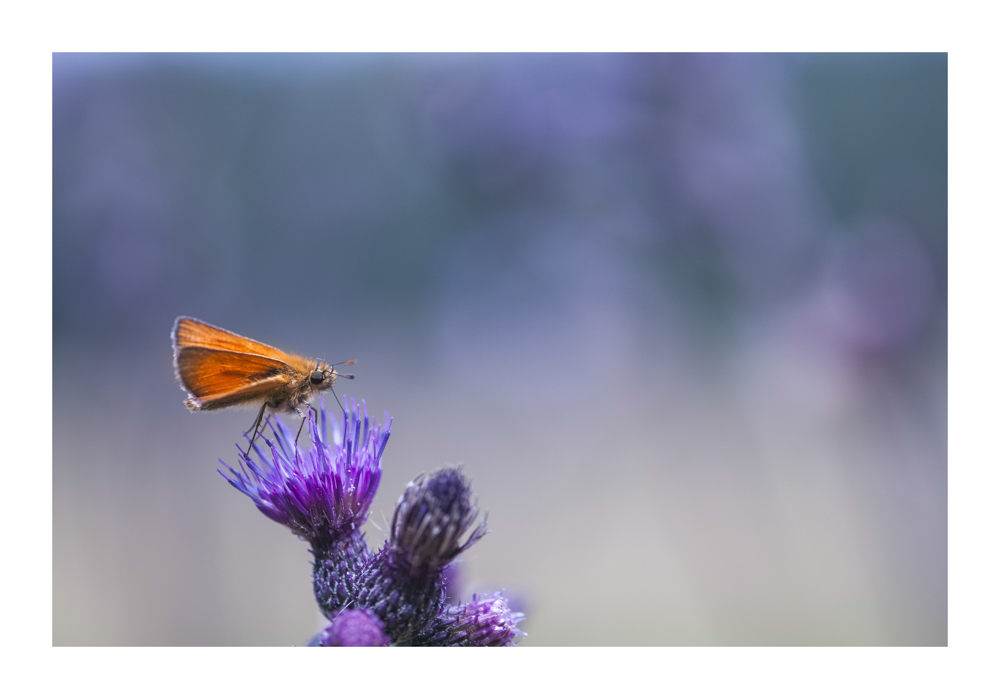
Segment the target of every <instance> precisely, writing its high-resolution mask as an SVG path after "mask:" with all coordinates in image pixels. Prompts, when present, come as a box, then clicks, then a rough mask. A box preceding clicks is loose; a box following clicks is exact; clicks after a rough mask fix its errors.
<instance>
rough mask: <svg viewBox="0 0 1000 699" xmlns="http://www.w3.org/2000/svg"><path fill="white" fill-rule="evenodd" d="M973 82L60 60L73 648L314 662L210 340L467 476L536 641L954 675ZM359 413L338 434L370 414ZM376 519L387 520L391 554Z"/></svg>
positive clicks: (894, 65) (57, 434) (262, 58)
mask: <svg viewBox="0 0 1000 699" xmlns="http://www.w3.org/2000/svg"><path fill="white" fill-rule="evenodd" d="M946 95H947V58H946V55H945V54H932V55H921V54H905V55H889V54H879V55H859V54H838V55H713V54H699V55H671V54H659V55H642V54H623V55H616V54H601V55H574V54H548V55H516V54H514V55H276V54H272V55H253V54H240V55H225V54H212V55H197V54H173V55H152V54H144V55H128V54H115V55H97V54H87V55H75V54H55V55H54V56H53V221H54V225H53V241H54V255H53V286H54V289H53V292H54V293H53V298H54V301H53V323H54V327H53V331H54V333H53V337H54V348H53V350H54V355H53V356H54V367H53V379H54V394H55V395H54V426H53V427H54V429H53V432H54V435H53V439H54V463H53V471H54V473H53V477H54V478H53V483H54V492H53V510H54V516H53V518H54V522H53V575H54V579H53V627H54V628H53V642H54V643H55V644H56V645H293V644H294V645H302V644H304V643H305V642H306V640H307V639H308V638H309V637H310V636H311V635H312V634H314V633H315V632H316V631H317V630H318V629H319V628H320V625H321V617H320V615H319V613H318V611H317V608H316V604H315V602H314V600H313V596H312V589H311V568H310V561H311V557H310V555H309V553H308V550H307V549H308V546H307V544H306V543H304V542H301V541H299V540H297V539H296V538H295V537H294V536H293V535H291V534H290V533H289V532H288V531H287V530H286V529H284V528H282V527H281V526H280V525H277V524H275V523H273V522H271V521H270V520H268V519H267V518H265V517H264V516H263V515H261V514H260V513H259V512H258V511H257V510H256V508H255V507H254V506H253V504H252V503H251V501H250V500H249V499H248V498H246V497H245V496H243V495H242V494H240V493H239V492H237V491H236V490H235V489H233V488H232V487H231V486H230V485H228V484H227V483H226V482H225V481H224V480H223V479H222V478H221V477H220V476H219V475H218V474H217V473H216V472H215V469H216V467H217V466H218V463H217V461H216V459H217V458H222V459H223V460H225V461H227V462H229V463H235V461H236V447H235V442H236V440H237V438H239V436H240V433H241V432H242V431H243V430H246V429H247V428H248V427H249V426H250V423H251V422H252V420H253V417H254V414H253V413H252V412H249V411H235V410H234V411H223V412H218V413H206V414H190V413H188V411H187V410H186V409H185V408H184V407H183V405H182V399H183V398H184V393H183V392H182V390H181V389H180V387H179V385H178V384H177V383H176V381H175V379H174V376H173V370H172V366H171V359H172V354H171V347H170V330H171V327H172V324H173V321H174V318H175V317H176V316H178V315H191V316H195V317H198V318H201V319H203V320H205V321H208V322H210V323H213V324H216V325H220V326H222V327H224V328H227V329H230V330H232V331H235V332H237V333H240V334H243V335H247V336H249V337H252V338H254V339H256V340H259V341H261V342H265V343H268V344H272V345H276V346H278V347H280V348H282V349H285V350H288V351H292V352H297V353H300V354H305V355H307V356H314V357H322V358H325V359H327V360H328V361H340V360H343V359H348V358H357V360H358V363H357V366H356V367H354V370H355V373H356V374H357V377H358V378H357V379H356V380H355V381H354V382H346V381H345V382H343V383H338V387H339V388H340V392H341V394H342V395H344V394H346V395H347V396H356V397H357V398H358V399H359V400H360V399H362V398H363V399H365V400H366V401H367V405H368V407H369V410H370V411H371V412H372V413H374V414H375V415H378V416H381V415H382V414H383V412H384V411H389V412H390V413H391V414H392V416H393V417H394V420H395V422H394V429H393V434H392V438H391V440H390V441H389V445H388V448H387V450H386V452H385V456H384V457H383V468H384V475H383V480H382V485H381V488H380V492H379V494H378V497H377V499H376V501H375V505H374V508H373V511H372V515H371V517H370V520H369V523H368V524H367V525H366V531H367V532H368V540H369V543H371V544H372V545H373V546H377V545H379V544H380V543H381V542H382V541H383V540H384V538H385V535H384V533H383V532H384V531H385V529H386V527H385V524H384V521H385V519H391V516H392V511H393V508H394V506H395V502H396V499H397V498H398V496H399V494H400V493H401V492H402V489H403V488H404V486H405V485H406V483H407V482H408V481H409V480H410V479H411V478H413V477H414V476H415V475H417V474H418V473H420V472H426V471H430V470H433V469H435V468H437V467H439V466H441V465H444V464H459V463H460V464H464V467H465V471H466V473H467V474H468V475H469V476H470V477H471V479H472V483H473V487H474V489H475V492H476V494H477V496H478V498H479V503H480V506H481V508H482V509H484V510H487V511H488V512H489V521H490V527H491V529H492V533H491V534H490V535H489V536H487V537H486V538H485V539H483V540H482V541H481V542H480V543H478V544H477V545H476V546H474V547H473V548H472V549H471V550H470V551H469V552H467V553H466V554H465V555H464V556H463V558H462V564H461V565H462V568H461V581H462V590H463V596H465V597H468V594H470V593H472V592H476V591H493V590H498V589H501V588H502V589H504V590H506V592H507V594H508V595H509V596H510V597H511V598H512V599H514V600H515V601H516V604H517V605H518V606H519V607H521V608H522V609H523V611H525V612H526V613H527V615H528V616H527V621H526V622H525V623H524V624H523V626H522V628H523V629H524V630H526V631H527V632H528V634H529V635H528V637H527V638H526V639H524V640H523V641H522V644H523V645H541V646H547V645H943V644H946V643H947V565H946V562H947V546H946V543H947V510H946V495H947V465H946V464H947V462H946V423H947V403H946V387H947V334H946V327H947V317H946V300H947V277H946V262H947V257H946V256H947V166H946V164H947V139H946V129H947V99H946ZM334 407H335V406H334ZM375 525H378V526H381V527H382V531H380V530H379V529H378V528H377V527H376V526H375Z"/></svg>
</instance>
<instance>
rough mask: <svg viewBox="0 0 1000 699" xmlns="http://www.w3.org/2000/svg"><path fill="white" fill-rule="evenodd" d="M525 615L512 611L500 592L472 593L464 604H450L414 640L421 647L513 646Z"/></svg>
mask: <svg viewBox="0 0 1000 699" xmlns="http://www.w3.org/2000/svg"><path fill="white" fill-rule="evenodd" d="M523 620H524V614H521V613H520V612H512V611H511V609H510V605H509V604H508V603H507V600H506V599H504V597H503V595H502V594H501V593H499V592H496V593H494V594H493V595H491V596H489V597H486V598H483V599H480V598H479V596H478V595H473V596H472V602H470V603H469V604H466V605H457V606H449V607H447V608H445V610H444V611H443V612H442V613H441V614H440V615H439V616H438V617H437V618H436V619H435V620H434V622H433V623H432V624H430V625H429V626H428V627H427V629H425V630H424V631H422V632H421V633H420V634H418V635H417V636H416V637H415V638H414V639H413V645H420V646H513V645H516V643H517V642H516V640H515V639H516V638H517V637H518V636H524V635H526V634H525V633H524V632H523V631H521V630H520V629H518V628H517V624H518V622H520V621H523Z"/></svg>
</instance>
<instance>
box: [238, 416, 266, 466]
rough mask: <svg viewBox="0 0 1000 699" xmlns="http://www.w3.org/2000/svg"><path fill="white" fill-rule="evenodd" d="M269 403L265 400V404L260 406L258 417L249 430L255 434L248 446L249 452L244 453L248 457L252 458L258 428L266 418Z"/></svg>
mask: <svg viewBox="0 0 1000 699" xmlns="http://www.w3.org/2000/svg"><path fill="white" fill-rule="evenodd" d="M268 405H269V403H267V402H265V403H264V405H262V406H260V412H258V413H257V419H256V420H254V421H253V427H252V428H251V429H250V430H248V431H249V432H253V436H252V437H250V446H248V447H247V453H246V454H245V455H244V456H246V457H247V458H248V459H249V458H250V450H251V449H253V441H254V440H255V439H257V434H258V428H260V423H261V420H263V419H264V410H265V408H267V406H268ZM243 436H246V432H244V433H243Z"/></svg>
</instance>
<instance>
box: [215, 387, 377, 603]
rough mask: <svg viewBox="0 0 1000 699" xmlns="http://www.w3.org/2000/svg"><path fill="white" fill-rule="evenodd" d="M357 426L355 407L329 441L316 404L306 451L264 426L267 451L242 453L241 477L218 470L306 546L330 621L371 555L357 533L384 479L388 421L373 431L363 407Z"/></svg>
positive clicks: (275, 426) (274, 426)
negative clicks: (269, 436) (268, 435)
mask: <svg viewBox="0 0 1000 699" xmlns="http://www.w3.org/2000/svg"><path fill="white" fill-rule="evenodd" d="M362 409H363V411H364V418H363V419H362V417H361V414H360V412H359V411H358V409H357V403H356V402H355V403H353V405H352V408H351V411H350V414H347V413H345V414H344V420H343V435H341V431H340V430H339V429H337V427H336V425H334V429H333V439H332V441H331V440H330V439H329V438H328V436H327V435H328V433H329V430H328V421H327V415H326V408H325V406H324V405H323V404H322V402H321V403H320V422H319V424H317V423H316V421H315V420H314V418H313V416H312V415H311V414H310V415H308V416H307V418H306V420H307V424H308V428H309V431H308V433H309V436H310V439H311V442H312V444H311V446H310V448H309V449H308V450H307V451H306V452H305V453H303V452H302V450H300V449H299V447H298V445H297V444H296V443H295V435H294V434H293V433H292V432H291V430H289V429H288V428H287V427H286V426H285V425H284V423H282V422H281V421H280V420H277V419H274V420H271V419H268V421H267V424H268V425H269V426H270V427H271V430H272V432H273V434H274V441H273V442H272V441H271V440H268V439H264V440H263V441H264V442H265V444H266V445H267V449H268V451H265V450H263V449H261V448H260V446H259V445H254V454H255V455H256V459H255V458H253V457H251V456H247V455H244V454H242V453H241V454H240V457H239V459H240V470H239V471H237V470H235V469H233V468H231V467H229V466H228V465H226V464H225V463H224V462H223V463H222V465H223V466H226V468H227V469H228V470H229V473H228V474H227V473H224V472H222V471H221V470H220V471H219V473H220V474H222V476H223V477H224V478H225V479H226V480H227V481H229V483H230V484H232V485H233V487H235V488H236V489H237V490H239V491H240V492H242V493H244V494H246V495H247V496H249V497H250V499H252V500H253V501H254V504H255V505H257V508H258V509H259V510H260V511H261V512H263V513H264V514H265V515H267V516H268V517H270V518H271V519H273V520H274V521H276V522H278V523H280V524H284V525H285V526H287V527H288V528H289V529H291V530H292V532H293V533H295V534H296V535H298V536H299V537H300V538H302V539H305V540H306V541H308V542H309V543H310V544H311V545H312V553H313V556H314V564H313V583H314V584H313V589H314V592H315V594H316V599H317V602H318V603H319V605H320V608H321V609H322V610H323V612H324V613H325V614H326V615H327V616H328V617H332V616H333V615H334V614H335V613H336V612H337V611H339V610H340V609H342V608H343V607H344V606H345V604H346V603H347V601H348V599H349V597H350V593H351V590H352V588H353V586H354V582H355V580H356V577H357V573H358V572H359V570H360V568H361V566H362V565H363V563H364V561H365V559H366V558H367V556H368V554H369V549H368V545H367V544H366V543H365V541H364V534H363V533H362V532H361V530H360V526H361V525H362V524H363V523H364V522H365V520H366V519H367V518H368V510H369V508H370V507H371V503H372V500H373V499H374V497H375V491H376V490H377V489H378V484H379V480H380V479H381V477H382V462H381V460H382V452H383V451H384V450H385V446H386V443H387V442H388V441H389V434H390V430H391V428H392V420H391V418H389V417H388V416H386V422H387V424H386V426H385V428H384V429H383V427H382V426H381V425H375V424H373V423H372V422H371V421H370V419H369V417H368V410H367V407H366V406H365V404H364V402H362Z"/></svg>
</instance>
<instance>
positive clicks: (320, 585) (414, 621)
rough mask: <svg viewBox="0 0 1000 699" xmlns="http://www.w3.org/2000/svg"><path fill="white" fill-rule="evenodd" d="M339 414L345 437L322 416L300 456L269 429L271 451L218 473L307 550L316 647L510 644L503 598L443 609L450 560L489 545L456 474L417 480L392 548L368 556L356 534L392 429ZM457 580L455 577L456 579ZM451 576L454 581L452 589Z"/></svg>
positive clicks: (401, 509) (468, 490) (275, 426)
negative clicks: (321, 621)
mask: <svg viewBox="0 0 1000 699" xmlns="http://www.w3.org/2000/svg"><path fill="white" fill-rule="evenodd" d="M362 411H363V412H364V416H363V417H362V414H361V412H359V411H358V409H357V403H356V402H352V406H351V411H350V413H349V414H345V415H344V420H343V430H342V432H343V435H341V430H339V429H337V427H336V426H334V428H333V437H332V439H331V438H329V436H328V435H329V432H330V430H329V429H328V425H327V416H326V410H325V408H324V407H323V406H322V404H321V407H320V421H319V424H317V423H316V420H315V419H314V417H313V416H312V415H309V416H307V418H306V421H307V424H308V427H309V430H308V434H309V437H310V440H311V445H310V447H309V448H308V449H307V450H305V451H303V450H301V449H299V447H298V445H297V444H296V443H295V435H294V434H293V433H292V431H291V430H289V429H288V428H287V427H286V426H285V425H284V424H283V423H282V422H281V421H280V420H277V419H273V420H272V419H268V421H267V424H268V425H269V426H270V427H271V430H272V432H273V434H274V441H271V440H268V439H266V438H263V439H262V441H263V443H264V444H265V445H266V449H264V448H261V447H260V446H259V445H257V446H255V447H254V456H248V455H246V454H242V453H241V454H240V469H239V470H236V469H233V468H230V467H229V466H226V464H224V463H223V466H226V468H227V469H228V471H229V472H228V473H224V472H222V471H220V472H219V473H221V474H222V475H223V477H225V479H226V480H228V481H229V482H230V483H231V484H232V485H233V487H235V488H236V489H237V490H239V491H240V492H242V493H244V494H246V495H247V496H249V497H250V499H251V500H253V501H254V504H255V505H256V506H257V508H258V509H259V510H260V511H261V512H263V513H264V514H265V515H267V516H268V517H270V518H271V519H273V520H274V521H276V522H280V523H281V524H284V525H285V526H287V527H288V528H289V529H291V530H292V531H293V532H294V533H295V534H297V535H298V536H299V537H301V538H303V539H305V540H307V541H308V542H309V543H310V544H311V545H312V554H313V557H314V562H313V593H314V594H315V596H316V601H317V603H318V604H319V607H320V609H321V610H322V611H323V613H324V614H325V615H326V617H327V619H329V620H330V623H329V624H328V625H327V627H326V629H324V630H323V631H322V632H321V633H319V634H318V635H317V636H316V637H314V638H313V639H312V641H310V642H309V645H320V646H364V645H389V644H392V645H434V646H462V645H465V646H470V645H471V646H475V645H479V646H503V645H514V640H515V638H516V637H517V636H519V635H522V634H521V632H520V631H519V630H518V628H517V624H518V622H519V621H520V620H521V619H523V618H524V615H523V614H516V613H513V612H511V610H510V605H509V604H508V603H507V601H506V600H505V599H504V598H503V597H502V596H500V595H499V594H496V595H493V596H491V597H489V598H484V599H479V598H473V601H472V602H471V603H469V604H466V605H458V606H449V605H447V604H446V603H445V596H446V588H447V581H448V577H449V576H448V571H449V569H450V567H451V564H452V562H453V561H454V560H455V557H456V556H458V555H459V554H460V553H462V552H463V551H465V550H467V549H468V548H469V547H470V546H472V545H473V544H474V543H476V542H477V541H479V539H481V538H482V537H483V536H484V535H485V534H486V518H485V517H483V519H482V521H481V522H479V524H478V525H477V524H476V520H477V519H478V517H479V508H478V507H477V506H476V504H475V503H474V501H473V498H472V487H471V486H470V485H469V481H468V479H467V478H466V477H465V476H464V475H463V474H462V472H461V470H460V469H457V468H443V469H440V470H438V471H436V472H434V473H433V474H431V475H430V476H428V477H424V476H423V475H421V476H418V477H417V478H416V479H415V480H414V481H412V482H411V483H410V484H409V485H408V486H407V487H406V490H405V492H404V493H403V495H402V497H400V499H399V502H398V503H397V504H396V511H395V513H394V514H393V517H392V525H391V529H390V532H389V540H388V541H386V542H385V544H384V545H383V546H382V548H381V549H380V550H379V551H378V552H377V553H373V552H372V551H371V549H369V547H368V544H367V543H366V542H365V540H364V534H363V533H362V532H361V529H360V526H361V525H362V524H363V523H364V522H365V520H366V519H367V517H368V510H369V509H370V507H371V503H372V500H373V498H374V497H375V491H376V489H377V488H378V484H379V480H380V479H381V475H382V462H381V459H382V452H383V451H384V450H385V445H386V442H388V440H389V430H390V428H391V427H392V421H391V419H390V418H389V417H388V415H387V416H386V423H387V424H386V426H385V427H384V428H383V427H382V426H380V425H375V424H373V423H372V422H371V421H370V420H369V418H368V413H367V409H366V408H365V407H364V403H363V402H362ZM452 572H454V571H452ZM453 577H454V576H452V578H453Z"/></svg>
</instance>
